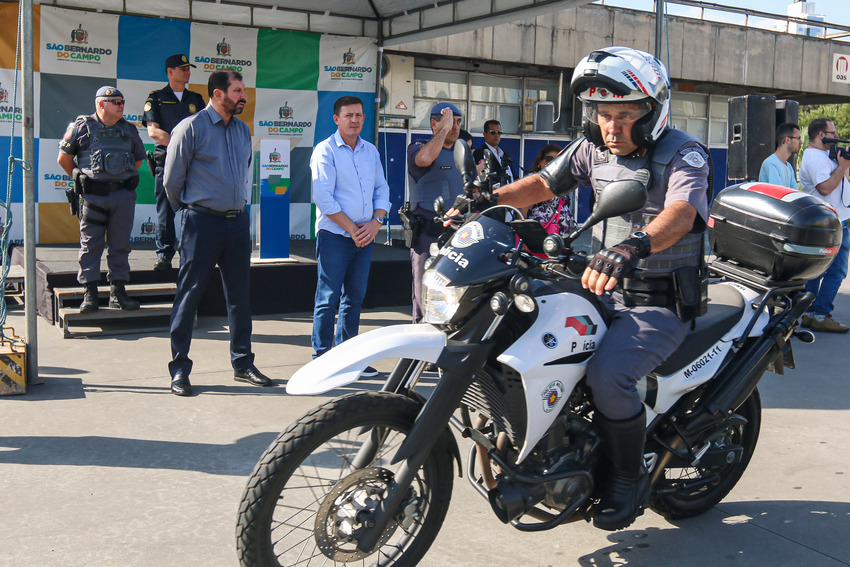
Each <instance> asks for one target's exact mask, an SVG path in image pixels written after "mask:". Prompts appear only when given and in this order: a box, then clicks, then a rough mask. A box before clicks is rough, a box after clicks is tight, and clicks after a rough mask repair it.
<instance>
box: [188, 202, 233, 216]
mask: <svg viewBox="0 0 850 567" xmlns="http://www.w3.org/2000/svg"><path fill="white" fill-rule="evenodd" d="M186 208H187V209H189V210H191V211H195V212H196V213H203V214H205V215H213V216H214V217H224V218H226V219H235V218H236V217H238V216H239V215H241V214H242V213H244V212H245V207H242V208H241V209H230V210H229V211H217V210H215V209H211V208H209V207H203V206H201V205H194V204H190V205H186Z"/></svg>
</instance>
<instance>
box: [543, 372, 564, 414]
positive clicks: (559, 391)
mask: <svg viewBox="0 0 850 567" xmlns="http://www.w3.org/2000/svg"><path fill="white" fill-rule="evenodd" d="M564 390H565V388H564V384H563V382H561V381H560V380H555V381H553V382H550V383H549V385H548V386H546V389H545V390H543V393H542V394H541V396H540V397H541V398H543V411H544V412H546V413H550V412H551V411H552V410H554V409H555V408H556V407H557V406H558V402H560V401H561V399H562V398H563V397H564Z"/></svg>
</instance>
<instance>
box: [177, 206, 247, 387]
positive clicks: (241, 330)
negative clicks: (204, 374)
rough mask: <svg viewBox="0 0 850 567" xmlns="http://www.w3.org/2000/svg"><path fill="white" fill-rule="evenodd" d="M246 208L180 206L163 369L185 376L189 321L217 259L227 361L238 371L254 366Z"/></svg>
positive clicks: (191, 322)
mask: <svg viewBox="0 0 850 567" xmlns="http://www.w3.org/2000/svg"><path fill="white" fill-rule="evenodd" d="M249 227H250V218H249V216H248V213H247V212H243V213H242V214H241V215H239V216H238V217H236V218H234V219H228V218H224V217H218V216H213V215H207V214H204V213H199V212H196V211H192V210H189V209H186V210H184V211H183V222H182V225H181V229H182V236H181V238H180V271H179V272H178V273H177V295H176V296H175V297H174V307H173V308H172V310H171V356H172V360H171V362H169V363H168V370H169V372H170V373H171V375H172V376H174V374H175V373H177V372H183V373H184V374H186V375H188V374H189V373H190V372H191V371H192V360H191V359H190V358H189V346H190V345H191V343H192V326H193V325H194V322H195V313H197V311H198V303H200V301H201V296H203V294H204V291H205V290H206V288H207V282H208V281H209V279H210V277H211V276H212V273H213V270H214V269H215V266H216V264H218V268H219V271H220V272H221V282H222V284H223V287H224V300H225V303H226V304H227V324H228V327H229V328H230V363H231V364H232V365H233V369H234V370H236V371H237V372H242V371H245V370H248V369H249V368H251V367H253V366H254V354H253V353H252V352H251V305H250V291H251V283H250V270H251V237H250V231H249Z"/></svg>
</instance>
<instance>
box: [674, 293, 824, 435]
mask: <svg viewBox="0 0 850 567" xmlns="http://www.w3.org/2000/svg"><path fill="white" fill-rule="evenodd" d="M791 300H792V301H793V303H794V305H793V307H791V308H790V309H789V310H788V311H786V312H785V314H784V315H782V317H781V318H780V319H779V321H777V322H776V324H774V325H773V326H772V327H771V328H770V330H769V331H768V332H767V333H766V334H764V335H762V336H761V337H759V338H758V339H757V342H756V344H755V345H753V346H752V347H751V348H749V349H747V350H746V351H745V352H743V357H742V358H741V359H740V360H736V361H733V362H732V364H730V365H729V367H728V368H726V369H725V370H724V371H723V372H722V373H721V376H719V377H718V379H717V381H716V386H715V387H714V388H712V390H711V391H709V392H708V393H707V396H706V401H705V403H704V404H703V407H704V408H705V409H704V412H702V413H701V414H699V415H697V416H696V417H695V418H694V419H693V420H692V421H691V422H690V423H689V424H688V427H687V429H689V430H690V431H697V430H700V429H702V428H704V427H706V426H709V425H712V424H713V423H716V422H717V421H719V420H722V419H724V418H725V417H726V416H728V415H730V414H731V413H732V412H734V411H735V410H736V409H737V408H738V407H740V405H741V404H743V403H744V402H745V401H746V399H747V398H748V397H750V395H751V394H752V393H753V391H754V390H755V389H756V386H757V385H758V382H759V380H761V377H762V374H764V372H765V371H766V370H767V368H768V367H769V366H770V364H771V363H772V362H773V361H774V360H776V358H777V357H779V356H781V354H782V353H781V347H782V345H783V344H784V341H786V340H787V338H788V336H789V333H790V330H791V329H792V328H793V325H794V322H795V321H796V320H797V319H798V318H800V316H801V315H802V314H803V313H804V312H805V310H806V309H808V307H809V305H811V303H812V301H814V295H813V294H811V293H809V292H806V291H800V292H797V293H796V294H794V296H793V297H792V298H791Z"/></svg>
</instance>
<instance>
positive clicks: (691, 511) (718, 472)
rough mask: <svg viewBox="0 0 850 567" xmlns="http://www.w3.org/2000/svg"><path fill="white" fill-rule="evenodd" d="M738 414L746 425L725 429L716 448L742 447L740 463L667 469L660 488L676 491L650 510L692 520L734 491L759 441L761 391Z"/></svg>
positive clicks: (671, 516)
mask: <svg viewBox="0 0 850 567" xmlns="http://www.w3.org/2000/svg"><path fill="white" fill-rule="evenodd" d="M735 413H737V414H738V415H740V416H742V417H743V418H744V419H746V420H747V423H745V424H743V425H736V426H731V427H729V428H727V429H725V430H724V431H723V432H722V436H721V438H720V439H719V440H717V441H715V444H716V445H718V446H719V447H737V446H740V447H741V448H742V450H743V451H742V454H741V458H740V460H739V461H738V462H734V463H731V464H725V465H720V466H714V467H700V466H696V467H686V468H669V469H666V470H665V471H664V475H665V478H663V479H661V481H660V488H662V489H663V488H665V487H671V486H672V487H676V490H675V491H674V492H672V493H668V494H664V495H663V496H660V497H659V498H657V499H655V500H653V501H651V502H650V506H649V507H650V508H651V509H652V510H654V511H655V512H657V513H658V514H661V515H662V516H664V517H665V518H666V519H668V520H676V519H682V518H691V517H693V516H698V515H700V514H703V513H705V512H707V511H709V510H710V509H711V508H713V507H714V506H716V505H717V504H718V503H720V501H721V500H723V499H724V498H725V497H726V495H727V494H729V491H730V490H732V488H734V487H735V485H736V484H737V483H738V481H739V480H740V479H741V476H742V475H743V474H744V471H745V470H746V469H747V465H748V464H750V459H752V457H753V453H754V452H755V449H756V442H757V441H758V437H759V429H760V428H761V396H760V395H759V392H758V390H754V391H753V393H752V394H750V397H749V398H747V399H746V401H744V403H743V404H741V407H739V408H738V409H737V411H736V412H735ZM689 487H693V488H689Z"/></svg>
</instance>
